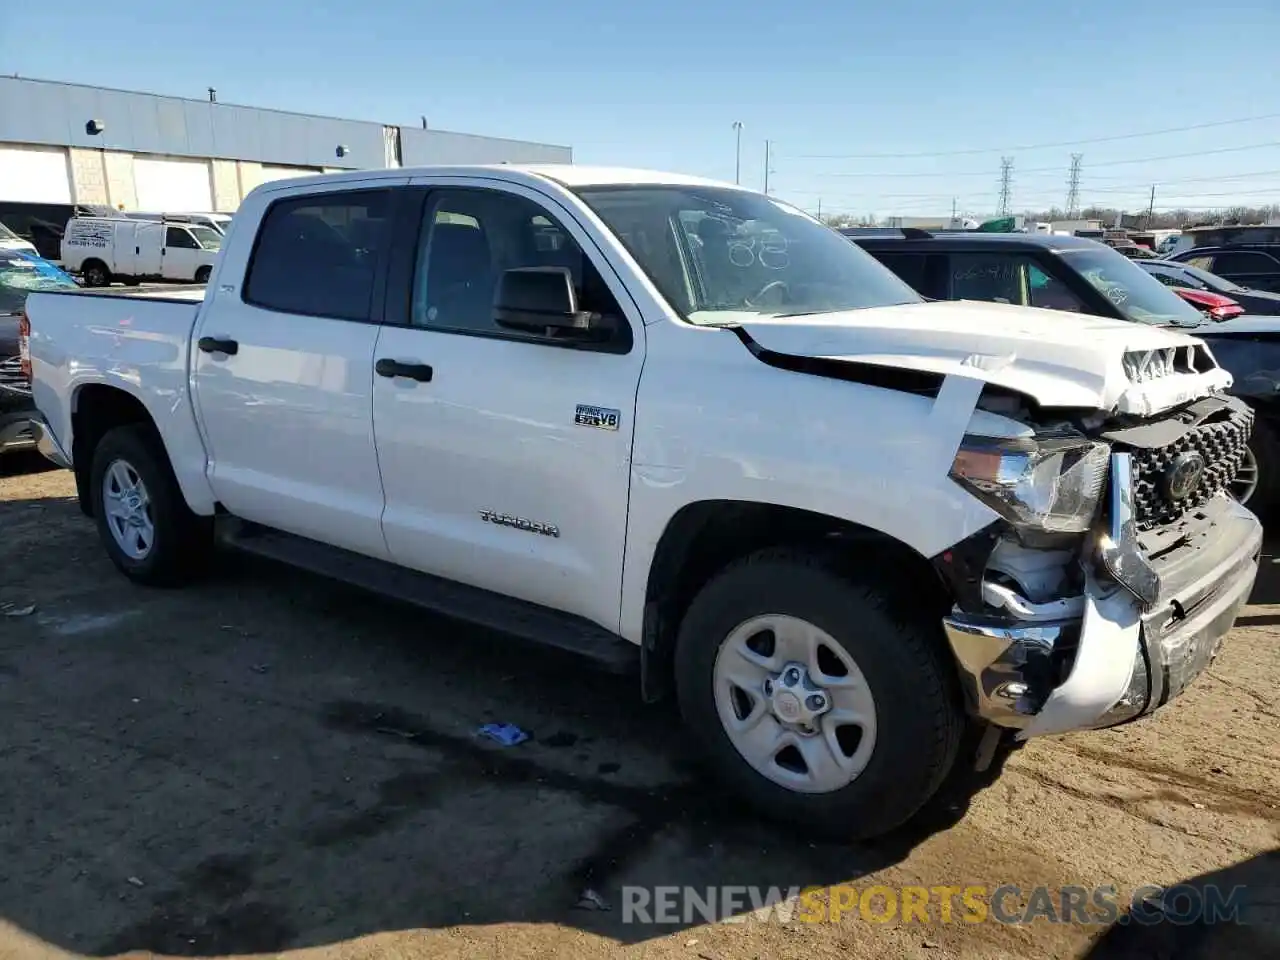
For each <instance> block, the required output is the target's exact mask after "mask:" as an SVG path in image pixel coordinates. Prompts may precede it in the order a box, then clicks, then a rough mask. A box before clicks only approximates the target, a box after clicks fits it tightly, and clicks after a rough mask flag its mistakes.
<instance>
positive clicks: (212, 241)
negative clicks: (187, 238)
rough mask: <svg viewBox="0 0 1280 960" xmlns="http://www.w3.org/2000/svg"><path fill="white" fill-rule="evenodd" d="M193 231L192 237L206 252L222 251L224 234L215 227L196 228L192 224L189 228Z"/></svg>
mask: <svg viewBox="0 0 1280 960" xmlns="http://www.w3.org/2000/svg"><path fill="white" fill-rule="evenodd" d="M187 229H188V230H190V231H191V235H192V236H193V237H195V238H196V243H198V244H200V246H202V247H203V248H204V249H206V250H221V249H222V234H220V233H219V232H218V231H217V230H215V229H213V227H204V226H196V225H195V224H192V225H190V226H188V227H187Z"/></svg>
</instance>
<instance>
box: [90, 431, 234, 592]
mask: <svg viewBox="0 0 1280 960" xmlns="http://www.w3.org/2000/svg"><path fill="white" fill-rule="evenodd" d="M89 493H90V497H91V498H92V503H93V515H94V519H95V521H96V522H97V525H98V533H99V536H100V537H101V538H102V543H103V545H104V546H105V547H106V549H107V554H108V555H109V556H110V557H111V560H112V562H113V563H115V565H116V567H117V568H118V569H119V570H120V571H121V572H122V573H123V574H124V575H125V576H127V577H129V579H131V580H134V581H137V582H138V583H145V584H149V585H152V586H174V585H177V584H180V583H182V582H185V581H186V580H188V579H190V577H191V576H192V575H193V574H195V573H197V572H199V570H200V569H201V568H202V567H203V565H204V562H205V561H206V560H207V558H208V555H209V553H210V551H211V549H212V535H211V532H212V530H211V526H210V522H209V520H208V518H204V517H198V516H196V515H195V514H194V513H192V512H191V510H190V509H189V508H188V507H187V504H186V501H185V500H184V499H183V496H182V490H181V489H180V488H179V487H178V481H177V478H175V477H174V475H173V469H172V468H171V467H170V465H169V458H168V456H167V455H166V453H165V451H164V446H163V445H162V444H161V442H160V439H159V438H158V437H157V436H156V435H155V433H154V432H153V431H152V430H150V429H148V428H146V427H143V426H140V425H136V424H133V425H129V426H124V427H116V428H115V429H113V430H111V431H109V432H108V433H107V434H106V435H105V436H104V437H103V438H102V440H101V441H100V442H99V443H98V446H97V448H96V449H95V450H94V452H93V463H92V466H91V467H90V485H89Z"/></svg>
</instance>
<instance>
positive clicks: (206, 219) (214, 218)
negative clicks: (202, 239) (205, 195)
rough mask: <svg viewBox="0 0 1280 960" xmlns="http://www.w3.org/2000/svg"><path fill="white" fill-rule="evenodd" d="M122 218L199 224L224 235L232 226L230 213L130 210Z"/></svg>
mask: <svg viewBox="0 0 1280 960" xmlns="http://www.w3.org/2000/svg"><path fill="white" fill-rule="evenodd" d="M121 216H125V217H128V218H129V219H130V220H169V221H171V222H173V223H198V224H201V225H202V226H206V227H212V228H213V229H214V230H217V231H218V232H219V233H223V234H225V233H226V232H227V228H228V227H229V226H231V214H229V213H145V212H138V211H134V210H130V211H129V212H127V213H124V214H121Z"/></svg>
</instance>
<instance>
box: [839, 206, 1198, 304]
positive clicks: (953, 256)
mask: <svg viewBox="0 0 1280 960" xmlns="http://www.w3.org/2000/svg"><path fill="white" fill-rule="evenodd" d="M840 232H841V233H843V234H844V235H845V236H846V237H848V238H849V239H850V240H852V241H853V242H855V243H856V244H858V246H860V247H862V248H863V249H864V250H866V251H867V252H868V253H869V254H871V255H872V256H873V257H875V258H876V259H877V260H879V261H880V262H881V263H883V264H884V265H885V266H886V267H888V268H889V269H890V270H892V271H893V272H894V273H896V274H897V275H898V276H899V277H901V278H902V279H903V280H905V281H906V282H907V283H909V284H911V286H913V287H915V289H916V290H917V291H918V292H919V293H921V294H923V295H924V296H926V297H929V298H931V299H934V300H986V301H994V302H998V303H1012V304H1017V305H1020V306H1024V307H1045V308H1047V309H1050V310H1067V311H1070V312H1072V313H1088V314H1093V315H1094V316H1099V317H1112V318H1113V319H1116V320H1131V321H1134V322H1137V323H1152V324H1158V325H1162V326H1185V327H1196V326H1199V325H1200V323H1201V320H1202V318H1201V316H1200V314H1199V312H1198V311H1197V310H1196V309H1195V308H1194V307H1192V306H1191V305H1190V304H1188V303H1186V302H1185V301H1184V300H1182V299H1181V298H1179V297H1178V296H1177V295H1176V294H1173V293H1171V292H1170V291H1169V290H1168V289H1166V288H1165V287H1164V286H1163V285H1162V284H1161V283H1160V282H1159V281H1158V280H1156V279H1154V278H1153V277H1151V276H1149V275H1148V274H1147V273H1146V271H1144V270H1143V269H1142V268H1141V267H1139V266H1138V265H1137V264H1135V263H1133V262H1132V261H1131V260H1129V259H1128V258H1127V257H1125V256H1124V255H1123V254H1120V253H1117V252H1116V251H1115V250H1113V249H1112V248H1111V247H1109V246H1107V245H1106V244H1103V243H1098V242H1097V241H1096V240H1087V239H1085V238H1083V237H1063V236H1053V235H1050V234H1044V233H973V232H954V233H952V232H947V231H940V232H937V233H930V232H929V231H926V230H913V229H908V230H859V229H857V228H846V229H844V230H841V231H840Z"/></svg>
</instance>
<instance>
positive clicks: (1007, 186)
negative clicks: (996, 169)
mask: <svg viewBox="0 0 1280 960" xmlns="http://www.w3.org/2000/svg"><path fill="white" fill-rule="evenodd" d="M1012 189H1013V157H1001V158H1000V216H1002V217H1007V216H1008V215H1009V199H1010V192H1011V191H1012Z"/></svg>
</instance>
